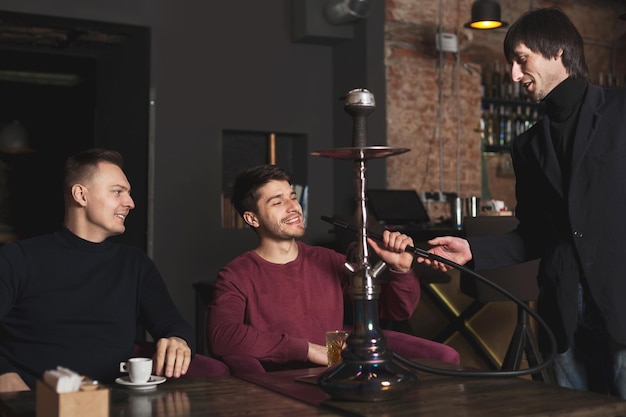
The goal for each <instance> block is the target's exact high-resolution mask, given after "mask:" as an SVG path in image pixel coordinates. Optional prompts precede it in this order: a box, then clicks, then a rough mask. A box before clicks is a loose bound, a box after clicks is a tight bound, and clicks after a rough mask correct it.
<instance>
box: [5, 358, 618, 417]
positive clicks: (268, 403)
mask: <svg viewBox="0 0 626 417" xmlns="http://www.w3.org/2000/svg"><path fill="white" fill-rule="evenodd" d="M323 369H324V368H312V369H309V370H292V371H281V372H270V373H266V374H256V375H246V376H244V377H242V378H245V380H244V379H240V378H236V377H214V378H197V379H179V380H173V379H172V380H168V381H166V382H165V383H164V384H161V385H158V386H157V388H156V389H155V390H153V391H148V392H141V391H132V390H128V389H126V388H124V387H121V386H118V385H115V386H111V398H110V416H115V417H118V416H119V417H122V416H123V417H145V416H158V417H195V416H207V415H211V416H213V415H215V416H259V417H265V416H267V417H270V416H271V417H274V416H290V417H291V416H297V417H307V416H317V417H326V416H386V417H394V416H415V415H419V416H420V417H429V416H436V417H447V416H452V417H454V416H463V417H471V416H481V417H492V416H493V417H509V416H524V417H530V416H568V417H591V416H598V417H617V416H626V401H622V400H620V399H619V398H615V397H607V396H602V395H598V394H593V393H588V392H581V391H575V390H570V389H565V388H560V387H557V386H554V385H548V384H545V383H543V382H536V381H530V380H527V379H521V378H486V377H484V378H475V377H460V376H454V377H449V376H439V375H435V374H431V373H426V372H421V371H420V372H418V375H419V377H418V382H417V384H416V385H415V387H414V388H413V389H412V390H411V391H410V392H409V393H407V395H405V396H404V397H403V398H401V399H399V400H393V401H382V402H350V401H336V400H333V399H331V398H330V397H329V396H328V395H327V394H326V393H325V392H323V391H322V390H321V389H320V388H319V387H318V386H317V385H315V384H307V383H302V382H296V381H295V378H296V377H303V376H306V375H317V374H319V373H320V372H321V371H322V370H323ZM0 415H1V416H7V417H34V416H35V395H34V392H20V393H9V394H0ZM85 416H88V414H85Z"/></svg>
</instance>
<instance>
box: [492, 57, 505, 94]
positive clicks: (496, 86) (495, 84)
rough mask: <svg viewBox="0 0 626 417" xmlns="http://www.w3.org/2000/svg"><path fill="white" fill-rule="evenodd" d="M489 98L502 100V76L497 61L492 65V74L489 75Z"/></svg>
mask: <svg viewBox="0 0 626 417" xmlns="http://www.w3.org/2000/svg"><path fill="white" fill-rule="evenodd" d="M491 98H496V99H498V98H502V75H501V74H500V63H499V62H498V61H496V62H494V63H493V72H492V73H491Z"/></svg>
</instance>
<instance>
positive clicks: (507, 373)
mask: <svg viewBox="0 0 626 417" xmlns="http://www.w3.org/2000/svg"><path fill="white" fill-rule="evenodd" d="M322 220H324V221H326V222H329V223H331V224H333V225H335V226H337V227H341V228H343V229H347V230H351V231H353V232H357V233H358V232H359V229H357V228H356V227H354V226H353V225H351V224H349V223H346V222H343V221H339V220H336V219H333V218H331V217H327V216H322ZM367 236H368V237H371V238H372V239H376V240H378V241H382V240H383V237H382V236H381V235H379V234H376V233H372V232H370V231H369V230H368V231H367ZM405 251H406V252H409V253H411V254H413V255H415V256H419V257H422V258H427V259H431V260H434V261H437V262H441V263H444V264H446V265H448V266H451V267H453V268H456V269H458V270H460V271H462V272H464V273H467V274H469V275H470V276H472V277H473V278H474V279H477V280H478V281H480V282H482V283H484V284H485V285H488V286H489V287H491V288H493V289H494V290H496V291H498V292H499V293H501V294H503V295H504V296H506V297H507V298H509V299H510V300H511V301H513V302H515V303H516V304H517V305H518V306H520V307H522V308H523V309H524V310H525V311H526V312H528V314H529V315H530V316H531V317H532V318H533V319H535V320H536V321H537V323H539V325H540V326H541V327H542V328H543V329H544V330H545V331H546V334H547V335H548V339H549V342H550V355H548V358H547V359H546V360H544V361H543V363H541V364H539V365H536V366H533V367H529V368H527V369H520V370H506V371H503V370H499V371H463V370H449V369H440V368H433V367H429V366H425V365H421V364H418V363H415V362H412V361H410V360H408V359H405V358H403V357H402V356H400V355H398V354H396V353H394V354H393V358H394V359H396V360H397V361H398V362H400V363H402V364H403V365H405V366H407V367H410V368H414V369H417V370H420V371H424V372H429V373H432V374H437V375H443V376H465V377H485V376H487V377H516V376H522V375H528V374H534V373H537V372H540V371H541V370H543V369H544V368H547V367H548V366H549V365H550V364H551V363H552V361H554V358H555V357H556V354H557V345H556V338H555V337H554V334H553V333H552V331H551V330H550V327H549V326H548V325H547V323H546V322H545V321H544V320H543V319H542V318H541V317H540V316H539V314H537V312H536V311H535V310H533V309H532V308H530V306H528V304H526V303H525V302H524V301H522V300H520V299H519V298H517V297H516V296H514V295H513V294H511V293H510V292H509V291H507V290H506V289H504V288H502V287H501V286H499V285H498V284H496V283H494V282H492V281H490V280H488V279H487V278H485V277H483V276H481V275H480V274H477V273H476V272H474V271H472V270H471V269H469V268H466V267H465V266H463V265H459V264H457V263H455V262H453V261H451V260H449V259H446V258H443V257H441V256H439V255H435V254H433V253H430V252H428V251H426V250H424V249H420V248H415V247H413V246H407V247H406V249H405Z"/></svg>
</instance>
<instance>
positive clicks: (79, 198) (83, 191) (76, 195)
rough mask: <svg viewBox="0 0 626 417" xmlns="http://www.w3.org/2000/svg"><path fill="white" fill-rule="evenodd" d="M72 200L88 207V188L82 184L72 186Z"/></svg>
mask: <svg viewBox="0 0 626 417" xmlns="http://www.w3.org/2000/svg"><path fill="white" fill-rule="evenodd" d="M72 198H73V199H74V201H76V203H77V204H79V205H81V206H83V207H84V206H86V205H87V188H85V186H84V185H81V184H74V185H72Z"/></svg>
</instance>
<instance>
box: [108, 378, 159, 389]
mask: <svg viewBox="0 0 626 417" xmlns="http://www.w3.org/2000/svg"><path fill="white" fill-rule="evenodd" d="M165 381H167V379H166V378H165V377H162V376H156V375H152V376H150V379H148V381H146V382H131V380H130V377H128V376H123V377H121V378H117V379H116V380H115V382H116V383H118V384H120V385H124V386H125V387H128V388H130V389H134V390H149V389H154V388H156V386H157V385H159V384H162V383H164V382H165Z"/></svg>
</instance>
